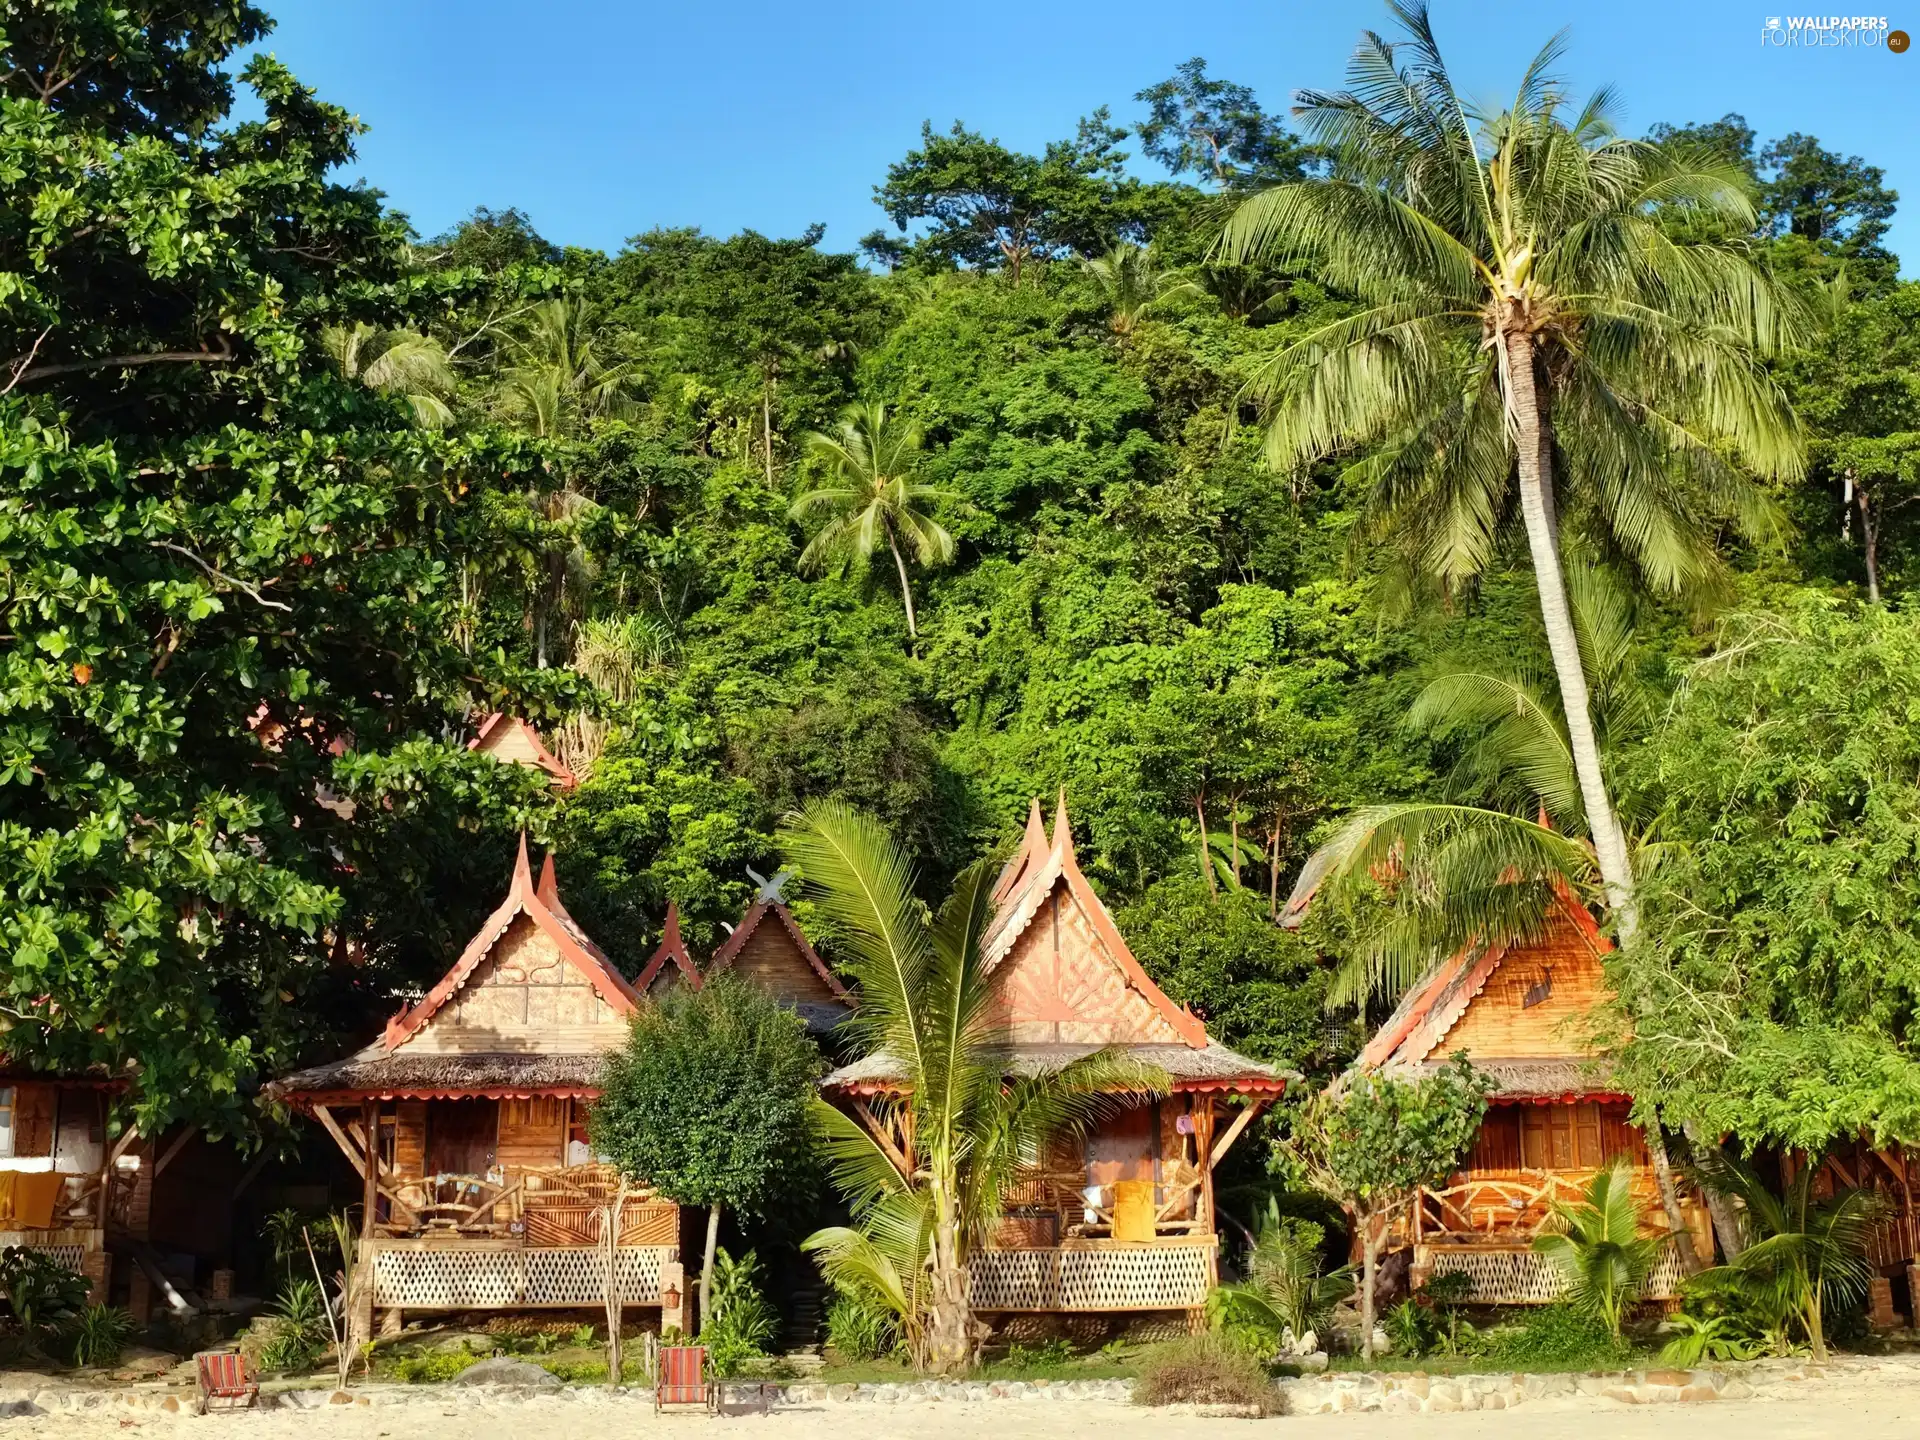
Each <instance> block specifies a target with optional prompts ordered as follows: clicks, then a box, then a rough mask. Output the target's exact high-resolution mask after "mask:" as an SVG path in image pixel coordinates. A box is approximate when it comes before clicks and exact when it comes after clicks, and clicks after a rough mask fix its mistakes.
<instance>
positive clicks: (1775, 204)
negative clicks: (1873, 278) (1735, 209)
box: [1760, 133, 1900, 259]
mask: <svg viewBox="0 0 1920 1440" xmlns="http://www.w3.org/2000/svg"><path fill="white" fill-rule="evenodd" d="M1760 167H1761V170H1762V172H1763V173H1765V174H1767V176H1768V178H1767V180H1766V186H1765V189H1764V190H1763V191H1762V202H1761V203H1762V205H1763V207H1764V209H1763V216H1764V221H1765V224H1766V226H1767V228H1768V229H1769V230H1770V231H1771V232H1772V233H1773V234H1776V235H1795V236H1798V237H1799V238H1801V239H1803V240H1807V241H1810V242H1812V243H1813V244H1814V245H1816V246H1818V247H1820V248H1821V249H1822V250H1825V251H1827V252H1829V253H1832V254H1835V255H1838V256H1841V257H1843V258H1850V259H1861V258H1868V257H1871V258H1876V259H1890V258H1891V257H1889V256H1887V254H1886V251H1885V250H1883V249H1882V248H1881V246H1880V240H1881V238H1882V237H1883V236H1885V234H1886V233H1887V227H1888V225H1889V224H1890V223H1891V221H1892V219H1893V208H1894V205H1895V204H1896V203H1897V202H1898V200H1899V199H1900V197H1899V195H1898V194H1896V193H1895V192H1894V191H1892V190H1889V189H1887V187H1886V183H1885V182H1886V171H1884V170H1882V169H1881V168H1880V167H1879V166H1878V165H1869V164H1867V163H1866V162H1865V161H1863V160H1862V159H1861V158H1860V157H1859V156H1858V155H1849V156H1845V157H1843V156H1841V155H1838V154H1836V153H1835V152H1834V151H1831V150H1827V149H1824V148H1823V147H1822V146H1821V144H1820V142H1819V141H1818V140H1816V139H1815V138H1814V137H1813V136H1811V135H1801V134H1798V133H1795V134H1792V135H1787V136H1785V137H1783V138H1782V139H1779V140H1775V141H1774V142H1773V143H1772V144H1770V145H1768V146H1767V147H1766V149H1764V150H1762V151H1761V152H1760Z"/></svg>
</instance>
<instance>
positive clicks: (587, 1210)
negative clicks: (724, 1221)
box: [375, 1165, 680, 1249]
mask: <svg viewBox="0 0 1920 1440" xmlns="http://www.w3.org/2000/svg"><path fill="white" fill-rule="evenodd" d="M619 1191H620V1179H619V1176H618V1174H617V1173H616V1172H615V1171H614V1170H613V1169H612V1167H610V1166H605V1165H575V1166H568V1167H556V1168H553V1169H544V1170H535V1169H528V1170H520V1171H516V1172H500V1173H496V1174H493V1175H428V1176H421V1177H418V1178H411V1179H410V1178H405V1177H399V1176H390V1177H382V1181H381V1184H380V1198H381V1207H380V1208H381V1217H380V1220H379V1223H378V1224H377V1225H376V1227H375V1233H376V1234H377V1235H379V1236H383V1237H386V1238H389V1239H404V1238H415V1237H426V1238H446V1237H454V1238H459V1237H465V1238H469V1239H485V1240H499V1241H503V1242H510V1243H512V1244H517V1245H519V1246H522V1247H527V1246H532V1247H536V1248H538V1247H544V1248H549V1249H573V1248H582V1247H593V1246H598V1245H599V1244H600V1243H601V1237H602V1235H603V1234H604V1229H603V1227H604V1226H605V1224H606V1217H607V1213H608V1210H609V1209H610V1207H611V1206H612V1205H613V1204H614V1202H615V1201H616V1200H617V1199H618V1198H619ZM679 1232H680V1207H679V1206H677V1205H675V1204H674V1203H673V1202H672V1201H670V1200H662V1199H660V1198H659V1197H658V1196H657V1195H655V1194H654V1193H653V1192H652V1191H651V1190H632V1191H630V1192H629V1193H628V1195H627V1197H626V1200H625V1203H624V1204H623V1205H622V1206H621V1210H620V1237H619V1238H620V1244H621V1245H623V1246H641V1247H658V1246H666V1247H668V1248H669V1249H671V1248H673V1247H674V1246H676V1245H677V1244H678V1243H679V1238H680V1234H679Z"/></svg>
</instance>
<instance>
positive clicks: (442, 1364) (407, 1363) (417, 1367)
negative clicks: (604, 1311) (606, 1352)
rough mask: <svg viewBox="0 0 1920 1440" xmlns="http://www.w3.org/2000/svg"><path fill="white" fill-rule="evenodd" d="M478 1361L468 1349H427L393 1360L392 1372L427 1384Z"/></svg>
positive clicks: (406, 1378)
mask: <svg viewBox="0 0 1920 1440" xmlns="http://www.w3.org/2000/svg"><path fill="white" fill-rule="evenodd" d="M479 1363H480V1357H479V1356H478V1355H475V1354H474V1353H473V1352H472V1351H470V1350H428V1351H425V1352H424V1353H422V1354H419V1355H407V1356H403V1357H402V1358H400V1359H398V1360H396V1361H394V1362H393V1373H394V1374H395V1375H397V1376H399V1377H400V1378H401V1379H402V1380H404V1381H406V1382H407V1383H408V1384H409V1385H427V1384H432V1383H433V1382H435V1381H438V1380H451V1379H453V1377H454V1376H456V1375H458V1374H459V1373H460V1372H461V1371H462V1370H465V1369H468V1368H469V1367H471V1366H474V1365H478V1364H479ZM604 1372H605V1367H604V1366H603V1367H602V1373H604Z"/></svg>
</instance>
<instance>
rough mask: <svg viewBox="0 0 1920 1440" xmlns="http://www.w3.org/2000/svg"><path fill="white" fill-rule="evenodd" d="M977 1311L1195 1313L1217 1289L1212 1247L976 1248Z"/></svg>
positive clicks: (973, 1289)
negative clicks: (1208, 1295) (1185, 1311)
mask: <svg viewBox="0 0 1920 1440" xmlns="http://www.w3.org/2000/svg"><path fill="white" fill-rule="evenodd" d="M969 1276H970V1285H969V1287H968V1293H969V1298H970V1299H971V1301H972V1303H973V1306H974V1308H975V1309H976V1310H1194V1309H1198V1308H1200V1307H1201V1306H1203V1305H1205V1304H1206V1303H1207V1292H1208V1291H1209V1290H1210V1289H1212V1288H1213V1280H1214V1249H1213V1242H1212V1241H1211V1240H1210V1239H1209V1240H1208V1241H1206V1242H1205V1243H1204V1244H1195V1245H1159V1244H1155V1245H1116V1246H1112V1247H1099V1248H1092V1247H1072V1246H1063V1247H1060V1248H1057V1249H1050V1250H976V1251H975V1252H974V1253H973V1257H972V1260H971V1262H970V1265H969Z"/></svg>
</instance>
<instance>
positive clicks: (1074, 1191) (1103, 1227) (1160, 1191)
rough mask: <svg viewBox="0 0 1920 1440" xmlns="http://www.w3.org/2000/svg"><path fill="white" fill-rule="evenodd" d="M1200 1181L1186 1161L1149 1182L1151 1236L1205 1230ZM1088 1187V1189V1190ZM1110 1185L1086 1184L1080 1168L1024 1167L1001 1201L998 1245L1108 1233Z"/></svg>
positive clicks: (1035, 1244)
mask: <svg viewBox="0 0 1920 1440" xmlns="http://www.w3.org/2000/svg"><path fill="white" fill-rule="evenodd" d="M1200 1190H1201V1181H1200V1176H1199V1173H1198V1172H1197V1171H1195V1170H1194V1169H1193V1168H1192V1167H1191V1166H1183V1165H1169V1166H1168V1167H1167V1169H1166V1173H1165V1175H1164V1177H1163V1179H1162V1180H1161V1182H1160V1183H1158V1184H1156V1185H1155V1186H1154V1191H1153V1202H1154V1217H1153V1229H1154V1235H1155V1237H1156V1238H1159V1237H1166V1238H1175V1237H1192V1236H1207V1235H1210V1234H1211V1226H1210V1225H1209V1224H1208V1223H1207V1221H1206V1219H1205V1218H1204V1207H1203V1206H1202V1204H1201V1199H1200ZM1089 1192H1091V1194H1090V1193H1089ZM1113 1205H1114V1187H1113V1186H1111V1185H1094V1186H1089V1185H1088V1184H1087V1175H1086V1171H1085V1170H1083V1169H1077V1168H1076V1169H1060V1170H1041V1169H1032V1170H1026V1171H1023V1172H1022V1173H1021V1174H1020V1175H1019V1176H1018V1177H1017V1178H1016V1179H1015V1181H1014V1183H1013V1184H1012V1186H1010V1187H1009V1188H1008V1190H1007V1192H1006V1195H1005V1197H1004V1199H1003V1200H1002V1201H1001V1211H1002V1220H1001V1224H1000V1231H999V1233H998V1234H997V1235H996V1236H995V1245H996V1247H997V1248H1001V1249H1008V1250H1019V1249H1047V1248H1051V1247H1053V1246H1056V1245H1060V1244H1063V1243H1066V1242H1070V1241H1078V1240H1100V1239H1110V1238H1111V1237H1112V1235H1113Z"/></svg>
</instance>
